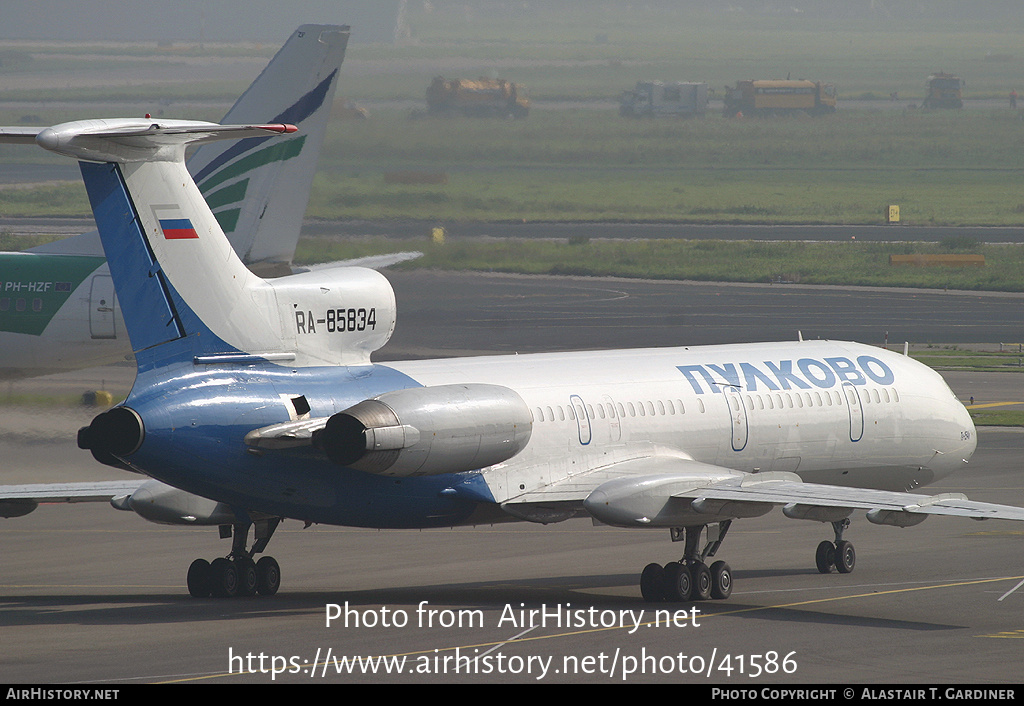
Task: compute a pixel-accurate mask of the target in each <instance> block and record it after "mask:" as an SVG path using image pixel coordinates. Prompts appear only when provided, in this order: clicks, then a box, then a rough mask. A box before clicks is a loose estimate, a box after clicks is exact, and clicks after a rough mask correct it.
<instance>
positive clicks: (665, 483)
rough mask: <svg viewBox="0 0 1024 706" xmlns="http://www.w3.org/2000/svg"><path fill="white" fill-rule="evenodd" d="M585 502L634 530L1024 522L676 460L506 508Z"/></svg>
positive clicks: (952, 503) (560, 488) (558, 486)
mask: <svg viewBox="0 0 1024 706" xmlns="http://www.w3.org/2000/svg"><path fill="white" fill-rule="evenodd" d="M580 503H582V504H583V507H585V508H586V510H587V511H588V512H589V513H590V514H591V515H593V516H594V517H595V518H597V519H598V520H600V521H602V522H605V523H607V524H612V525H616V526H635V527H660V526H667V527H679V526H684V525H685V524H698V523H703V522H708V521H710V518H711V517H729V518H734V517H757V516H759V515H763V514H765V513H767V512H769V511H771V509H772V508H774V507H775V506H779V505H782V506H784V511H785V513H786V515H787V516H788V517H792V518H796V519H813V520H819V521H826V520H827V519H832V518H835V517H842V516H845V515H848V514H849V513H850V512H853V511H854V510H866V511H867V517H868V519H869V520H870V521H871V522H874V523H876V524H889V525H895V526H910V525H914V524H917V523H919V522H921V521H923V520H924V519H925V517H926V516H928V515H950V516H957V517H970V518H973V519H978V520H982V519H1003V520H1017V521H1024V508H1019V507H1014V506H1010V505H998V504H993V503H983V502H976V501H972V500H969V499H968V498H967V497H966V496H965V495H962V494H960V493H943V494H939V495H920V494H916V493H903V492H892V491H885V490H874V489H870V488H850V487H845V486H837V485H825V484H821V483H806V482H804V481H802V480H801V479H800V477H799V476H798V475H796V474H795V473H780V472H766V473H742V472H739V471H735V470H732V469H728V468H723V467H720V466H714V465H710V464H706V463H700V462H698V461H693V460H690V459H686V458H681V457H672V456H650V457H645V458H636V459H631V460H627V461H622V462H618V463H613V464H609V465H608V466H604V467H600V468H596V469H594V470H591V471H588V472H585V473H580V474H577V475H575V476H573V477H571V478H568V479H566V480H563V481H559V482H557V483H553V484H551V485H549V486H546V487H543V488H539V489H537V490H534V491H532V492H528V493H524V494H523V495H520V496H518V497H516V498H513V499H511V500H508V501H506V502H505V503H503V505H502V507H503V508H504V509H505V510H506V511H508V512H509V513H510V514H513V515H515V516H517V517H522V516H524V515H529V514H532V513H535V514H538V516H540V517H544V516H546V513H547V514H551V513H554V512H555V509H556V508H557V506H559V505H561V506H563V507H565V506H569V505H576V506H578V505H579V504H580ZM542 510H543V511H542ZM566 512H567V511H566ZM567 516H568V515H567ZM526 519H529V518H526Z"/></svg>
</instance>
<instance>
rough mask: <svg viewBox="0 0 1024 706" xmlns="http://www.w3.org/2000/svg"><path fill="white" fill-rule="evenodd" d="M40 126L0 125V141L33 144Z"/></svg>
mask: <svg viewBox="0 0 1024 706" xmlns="http://www.w3.org/2000/svg"><path fill="white" fill-rule="evenodd" d="M43 129H44V128H41V127H0V143H6V144H16V145H34V144H35V143H36V135H38V134H39V131H40V130H43Z"/></svg>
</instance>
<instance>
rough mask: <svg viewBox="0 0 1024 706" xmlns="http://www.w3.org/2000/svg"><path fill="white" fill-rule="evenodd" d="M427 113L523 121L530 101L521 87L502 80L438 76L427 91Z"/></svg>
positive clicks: (524, 89)
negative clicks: (521, 119)
mask: <svg viewBox="0 0 1024 706" xmlns="http://www.w3.org/2000/svg"><path fill="white" fill-rule="evenodd" d="M427 111H428V113H430V114H431V115H476V116H486V117H502V118H525V117H526V116H527V115H528V114H529V112H530V99H529V97H528V95H527V92H526V88H525V87H524V86H523V85H522V84H518V83H512V82H511V81H506V80H504V79H490V78H478V79H475V80H467V79H462V78H456V79H446V78H444V77H443V76H438V77H437V78H435V79H434V81H433V83H431V84H430V86H429V87H428V88H427Z"/></svg>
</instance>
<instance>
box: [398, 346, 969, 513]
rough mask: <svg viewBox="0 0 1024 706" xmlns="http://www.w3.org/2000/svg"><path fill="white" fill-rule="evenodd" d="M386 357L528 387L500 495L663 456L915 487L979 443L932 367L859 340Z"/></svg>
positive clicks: (488, 473)
mask: <svg viewBox="0 0 1024 706" xmlns="http://www.w3.org/2000/svg"><path fill="white" fill-rule="evenodd" d="M860 361H863V362H865V363H867V370H866V371H865V369H864V366H863V365H860V364H859V362H860ZM849 363H852V366H851V365H849ZM389 367H394V368H396V369H397V370H399V371H401V372H403V373H406V374H408V375H409V376H411V377H412V378H414V379H415V380H417V381H418V382H420V383H421V384H424V385H439V384H446V383H452V382H460V383H469V382H479V383H492V384H499V385H505V386H508V387H510V388H512V389H514V390H515V391H516V392H518V393H519V394H520V395H521V396H522V398H523V399H524V400H525V401H526V403H527V404H528V405H529V407H530V409H531V410H532V412H533V416H534V422H533V434H532V437H531V439H530V442H529V444H528V445H527V447H526V448H525V449H524V450H523V452H521V453H520V454H518V455H517V456H515V457H513V458H512V459H510V460H509V461H507V462H505V463H501V464H497V465H495V466H493V467H491V468H488V469H486V470H485V472H484V475H485V478H486V479H487V483H488V486H489V487H490V490H491V492H492V493H493V495H494V498H495V500H496V501H498V502H499V503H500V502H504V501H506V500H509V499H512V498H515V497H517V496H520V495H523V494H524V493H529V492H530V491H531V490H534V489H540V488H542V487H544V486H547V485H549V484H551V483H556V482H558V481H560V480H563V479H566V478H571V477H572V476H573V475H575V474H580V473H585V472H588V471H593V470H595V469H600V468H603V467H607V466H611V465H613V464H618V463H623V462H626V461H634V460H636V459H643V458H657V457H678V458H684V459H692V460H696V461H700V462H702V463H707V464H712V465H716V466H720V467H722V468H726V469H734V470H738V471H745V472H762V471H790V472H796V473H798V474H799V475H800V476H802V477H803V478H804V480H807V481H814V482H820V483H831V484H835V485H845V486H856V487H872V488H879V489H885V490H909V489H912V488H914V487H917V486H919V485H925V484H927V483H930V482H932V481H934V480H936V479H937V478H940V477H943V476H946V475H948V474H950V473H952V472H953V471H955V470H956V469H958V468H960V467H962V466H963V465H964V464H965V462H966V461H967V460H968V459H969V458H970V457H971V455H972V454H973V452H974V449H975V445H976V439H975V429H974V426H973V423H972V422H971V419H970V416H969V414H968V412H967V411H966V409H965V408H964V406H963V405H962V404H961V403H960V402H959V401H958V400H957V399H956V397H955V396H954V395H953V393H952V391H950V389H949V387H948V386H947V385H946V384H945V382H944V381H943V380H942V378H941V377H940V376H939V375H938V374H937V373H935V372H934V371H932V370H931V369H929V368H927V367H926V366H924V365H922V364H920V363H918V362H916V361H914V360H912V359H910V358H908V357H905V356H902V355H898V354H895V353H891V352H889V351H885V350H881V349H878V348H874V347H870V346H864V345H860V344H854V343H839V342H829V341H807V342H800V343H791V342H786V343H760V344H750V345H742V346H735V345H732V346H706V347H694V348H669V349H640V350H623V351H607V352H588V353H551V354H538V355H527V356H501V357H494V358H488V357H480V358H466V359H457V360H456V359H448V360H434V361H415V362H407V363H400V364H390V365H389Z"/></svg>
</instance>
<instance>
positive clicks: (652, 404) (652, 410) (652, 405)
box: [647, 400, 654, 417]
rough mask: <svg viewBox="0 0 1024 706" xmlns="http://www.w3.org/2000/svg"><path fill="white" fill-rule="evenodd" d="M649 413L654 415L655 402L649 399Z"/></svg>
mask: <svg viewBox="0 0 1024 706" xmlns="http://www.w3.org/2000/svg"><path fill="white" fill-rule="evenodd" d="M647 413H648V414H649V415H651V416H652V417H653V416H654V403H653V402H651V401H649V400H648V402H647Z"/></svg>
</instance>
